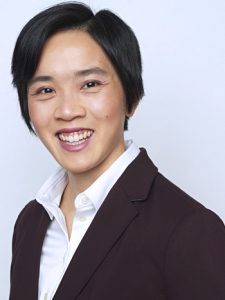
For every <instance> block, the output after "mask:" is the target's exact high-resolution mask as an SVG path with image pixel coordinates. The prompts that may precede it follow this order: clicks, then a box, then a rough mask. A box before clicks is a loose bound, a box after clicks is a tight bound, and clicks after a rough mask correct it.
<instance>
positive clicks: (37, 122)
mask: <svg viewBox="0 0 225 300" xmlns="http://www.w3.org/2000/svg"><path fill="white" fill-rule="evenodd" d="M28 110H29V116H30V120H31V123H32V124H33V126H34V128H35V130H36V131H37V132H38V131H39V130H40V129H41V128H43V127H45V126H47V124H48V120H49V116H48V110H47V109H46V108H44V107H42V106H40V105H37V104H36V103H32V104H29V103H28Z"/></svg>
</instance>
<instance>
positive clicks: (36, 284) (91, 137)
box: [10, 2, 225, 300]
mask: <svg viewBox="0 0 225 300" xmlns="http://www.w3.org/2000/svg"><path fill="white" fill-rule="evenodd" d="M141 72H142V66H141V56H140V51H139V46H138V42H137V40H136V38H135V35H134V33H133V32H132V30H131V29H130V28H129V27H128V26H127V25H126V24H125V23H124V22H123V21H122V20H121V19H120V18H118V17H117V16H116V15H115V14H113V13H111V12H109V11H107V10H102V11H100V12H98V13H97V14H95V15H94V14H93V12H92V11H91V10H90V8H88V7H87V6H85V5H83V4H78V3H75V2H68V3H62V4H59V5H56V6H53V7H51V8H49V9H47V10H45V11H43V12H41V13H39V14H38V15H36V16H35V17H34V18H33V19H31V20H30V21H29V22H28V23H27V24H26V25H25V27H24V28H23V30H22V31H21V33H20V35H19V37H18V40H17V43H16V46H15V50H14V54H13V60H12V74H13V82H14V85H15V87H16V88H17V91H18V96H19V101H20V107H21V112H22V116H23V118H24V120H25V122H26V124H27V126H28V128H29V129H30V131H32V132H34V133H35V134H36V135H37V136H38V137H39V138H40V140H41V141H42V142H43V143H44V145H45V146H46V147H47V149H48V150H49V151H50V153H51V154H52V155H53V156H54V158H55V159H56V160H57V162H58V163H59V164H60V165H61V167H60V168H59V169H58V170H57V171H56V173H55V174H53V175H52V176H51V177H50V178H49V179H48V180H47V181H46V182H45V183H44V185H43V186H42V188H41V189H40V190H39V191H38V193H37V195H36V199H35V200H33V201H31V202H29V203H28V205H27V206H26V207H25V208H24V209H23V211H22V212H21V213H20V215H19V217H18V219H17V222H16V224H15V229H14V237H13V258H12V266H11V292H10V299H11V300H15V299H17V300H18V299H24V300H26V299H27V300H30V299H32V300H33V299H41V300H43V299H45V300H46V299H54V300H59V299H60V300H61V299H68V300H70V299H71V300H72V299H80V300H82V299H83V300H84V299H91V300H94V299H98V300H101V299H104V300H105V299H108V300H110V299H120V300H123V299H124V300H128V299H129V300H132V299H142V300H145V299H153V300H156V299H157V300H159V299H182V300H185V299H188V300H190V299H192V300H195V299H196V300H197V299H198V300H199V299H204V300H207V299H210V300H211V299H218V300H219V299H221V300H222V299H224V298H225V284H224V282H225V230H224V225H223V223H222V222H221V220H220V219H219V218H218V217H217V216H216V215H215V214H214V213H213V212H211V211H209V210H207V209H206V208H205V207H203V206H202V205H201V204H200V203H198V202H196V201H195V200H193V199H191V197H189V196H188V195H186V194H185V193H184V192H183V191H181V190H180V189H179V188H177V187H176V186H174V185H173V184H172V183H171V182H169V181H168V180H167V179H166V178H164V177H163V176H162V175H161V174H160V173H158V171H157V168H156V167H155V166H154V165H153V163H152V162H151V160H150V159H149V157H148V155H147V153H146V151H145V150H144V149H139V148H138V147H137V146H136V145H135V144H134V143H133V142H132V141H125V140H124V130H126V129H127V126H128V119H129V117H130V116H132V115H133V113H134V112H135V109H136V107H137V105H138V103H139V101H140V99H141V98H142V96H143V94H144V90H143V83H142V76H141Z"/></svg>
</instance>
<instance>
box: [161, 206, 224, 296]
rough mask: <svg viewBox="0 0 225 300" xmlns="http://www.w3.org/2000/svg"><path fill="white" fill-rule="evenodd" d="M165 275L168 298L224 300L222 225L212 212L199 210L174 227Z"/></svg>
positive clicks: (167, 254)
mask: <svg viewBox="0 0 225 300" xmlns="http://www.w3.org/2000/svg"><path fill="white" fill-rule="evenodd" d="M165 277H166V278H165V280H166V287H167V291H168V299H169V300H181V299H182V300H190V299H191V300H214V299H215V300H224V299H225V227H224V224H223V222H222V221H221V220H220V219H219V217H217V216H216V215H215V214H214V213H213V212H211V211H210V210H207V209H205V208H204V209H199V210H197V212H196V211H195V212H194V213H191V214H190V215H188V216H186V217H185V219H184V220H182V221H181V222H180V223H179V224H178V225H177V226H176V228H175V230H174V232H173V234H172V235H171V237H170V239H169V242H168V245H167V251H166V260H165Z"/></svg>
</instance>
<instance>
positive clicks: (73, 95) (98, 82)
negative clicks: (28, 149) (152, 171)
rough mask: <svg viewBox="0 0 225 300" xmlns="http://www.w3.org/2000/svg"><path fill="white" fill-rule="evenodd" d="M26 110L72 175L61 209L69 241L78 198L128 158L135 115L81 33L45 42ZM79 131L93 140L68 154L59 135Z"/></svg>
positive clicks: (96, 50) (70, 32)
mask: <svg viewBox="0 0 225 300" xmlns="http://www.w3.org/2000/svg"><path fill="white" fill-rule="evenodd" d="M28 107H29V114H30V118H31V122H32V124H33V127H34V129H35V131H36V133H37V135H38V136H39V138H40V140H41V141H42V142H43V144H44V145H45V146H46V147H47V149H48V150H49V151H50V153H51V154H52V155H53V156H54V158H55V159H56V160H57V161H58V163H59V164H60V165H61V166H63V167H64V168H65V169H66V170H67V173H68V185H67V187H66V189H65V191H64V194H63V197H62V200H61V209H62V211H63V213H64V215H65V218H66V223H67V228H68V234H69V235H70V233H71V227H72V220H73V216H74V213H75V207H74V199H75V197H76V195H77V194H78V193H80V192H82V191H84V190H85V189H86V188H87V187H88V186H90V185H91V184H92V183H93V182H94V181H95V180H96V179H97V178H98V177H99V176H100V175H101V174H102V173H103V172H104V171H105V170H107V169H108V168H109V167H110V165H111V164H112V163H113V162H114V161H115V160H116V159H117V158H118V157H119V156H120V155H121V154H122V153H123V152H124V150H125V144H124V129H123V126H124V120H125V116H126V115H127V116H130V115H131V114H132V113H133V112H132V113H130V114H128V113H127V111H126V108H125V107H126V105H125V96H124V91H123V88H122V85H121V82H120V79H119V77H118V75H117V73H116V71H115V69H114V68H113V66H112V64H111V63H110V61H109V59H108V58H107V56H106V55H105V53H104V52H103V50H102V49H101V47H100V46H99V45H98V44H97V43H96V42H95V41H94V40H93V39H92V38H91V37H90V36H89V35H88V34H87V33H85V32H82V31H78V30H68V31H64V32H60V33H57V34H55V35H53V36H52V37H51V38H50V39H49V40H48V41H47V42H46V44H45V46H44V49H43V52H42V55H41V58H40V61H39V64H38V67H37V69H36V72H35V74H34V77H33V78H32V80H31V82H30V84H29V87H28ZM81 128H82V129H85V130H89V131H90V132H93V134H92V135H91V137H89V138H88V139H87V141H85V142H84V143H82V144H81V146H78V147H77V146H75V149H73V151H71V149H69V151H68V149H65V147H63V146H62V144H63V142H62V141H60V140H59V135H58V133H59V131H60V132H62V131H65V129H69V130H72V131H76V130H79V129H81ZM64 135H65V136H68V135H73V133H64Z"/></svg>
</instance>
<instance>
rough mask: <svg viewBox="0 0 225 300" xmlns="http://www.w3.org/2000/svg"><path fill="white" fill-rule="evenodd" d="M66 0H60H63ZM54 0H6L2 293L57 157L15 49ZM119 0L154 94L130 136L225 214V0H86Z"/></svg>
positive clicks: (103, 4) (0, 87)
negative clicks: (32, 118)
mask: <svg viewBox="0 0 225 300" xmlns="http://www.w3.org/2000/svg"><path fill="white" fill-rule="evenodd" d="M57 2H58V1H57ZM57 2H56V1H50V0H46V1H45V0H39V1H34V0H20V1H12V0H8V1H4V2H3V1H1V3H0V11H1V18H0V37H1V47H0V99H1V117H0V128H2V133H1V135H2V137H1V148H0V167H1V173H0V180H1V195H2V196H1V210H0V245H1V255H0V282H1V284H0V299H3V300H4V299H7V298H8V290H9V265H10V259H11V236H12V230H13V224H14V222H15V220H16V217H17V215H18V213H19V211H20V210H21V209H22V207H23V206H24V205H25V204H26V203H27V202H28V201H29V200H31V199H33V198H34V196H35V193H36V191H37V190H38V188H39V187H40V185H41V184H42V183H43V181H44V180H45V179H46V177H47V176H48V175H49V174H50V173H51V172H52V171H53V170H54V168H55V166H56V165H55V163H54V161H53V159H52V158H51V157H50V155H49V154H48V153H47V151H46V150H45V149H44V147H43V146H42V145H41V144H40V143H39V141H38V140H37V139H36V138H34V137H32V136H30V135H29V133H28V130H27V129H26V128H25V125H24V124H23V122H22V120H21V118H20V113H19V106H18V103H17V95H16V92H15V90H13V88H12V86H11V76H10V59H11V55H12V50H13V46H14V43H15V40H16V37H17V35H18V33H19V31H20V30H21V28H22V26H23V25H24V24H25V22H26V21H28V20H29V19H30V18H31V17H32V16H33V15H34V14H36V13H37V12H39V11H40V10H41V9H43V8H45V7H47V6H49V5H51V4H54V3H57ZM85 2H86V3H87V4H90V5H91V7H93V8H94V9H95V10H99V9H101V8H110V9H112V10H113V11H114V12H116V13H118V14H119V15H120V16H121V17H122V18H123V19H124V20H125V21H126V22H127V23H128V24H129V25H130V26H131V27H132V28H133V29H134V31H135V33H136V35H137V37H138V39H139V42H140V46H141V49H142V56H143V66H144V82H145V92H146V96H145V97H144V99H143V100H142V102H141V105H140V106H139V108H138V110H137V112H136V115H135V116H134V117H133V120H131V122H130V130H129V133H128V136H129V137H132V138H133V139H134V140H135V141H136V143H138V145H140V146H144V147H146V148H147V150H148V152H149V154H150V156H151V157H152V159H153V161H154V162H155V164H156V165H157V166H158V167H159V169H160V171H161V172H162V173H163V174H164V175H166V176H167V177H168V178H169V179H171V180H172V181H173V182H175V183H176V184H177V185H178V186H180V187H181V188H182V189H184V190H185V191H186V192H187V193H189V194H190V195H192V196H193V197H194V198H196V199H198V200H199V201H200V202H201V203H203V204H204V205H206V206H207V207H208V208H210V209H212V210H214V211H215V212H216V213H217V214H219V215H220V217H221V218H222V219H223V220H225V203H224V200H225V183H224V179H225V176H224V171H225V158H224V154H225V121H224V112H225V39H224V38H225V1H224V0H213V1H212V0H211V1H210V0H204V1H203V0H189V1H182V0H157V1H155V0H154V1H153V0H138V1H132V0H111V1H109V0H105V1H100V0H99V1H97V0H95V1H94V0H93V1H85Z"/></svg>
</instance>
